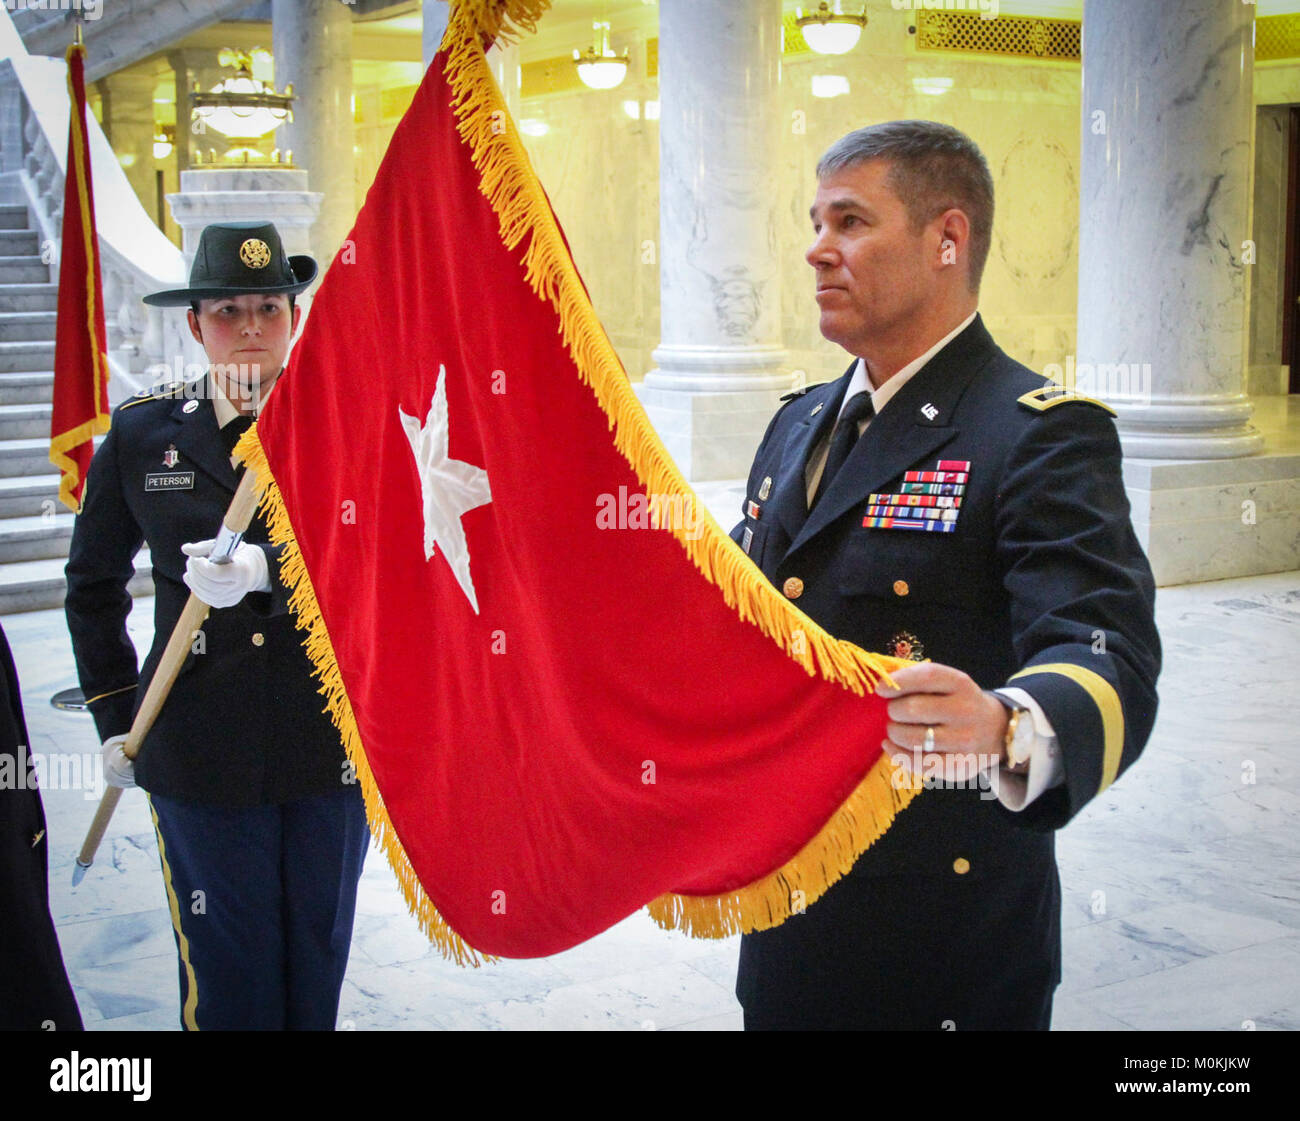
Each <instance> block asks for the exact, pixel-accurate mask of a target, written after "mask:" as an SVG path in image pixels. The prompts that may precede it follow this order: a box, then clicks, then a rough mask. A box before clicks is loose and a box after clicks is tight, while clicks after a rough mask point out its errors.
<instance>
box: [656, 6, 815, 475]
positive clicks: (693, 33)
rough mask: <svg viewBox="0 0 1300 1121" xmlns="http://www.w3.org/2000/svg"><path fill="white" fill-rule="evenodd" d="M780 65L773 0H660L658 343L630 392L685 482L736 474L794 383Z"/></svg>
mask: <svg viewBox="0 0 1300 1121" xmlns="http://www.w3.org/2000/svg"><path fill="white" fill-rule="evenodd" d="M780 64H781V3H780V0H753V2H752V3H749V4H743V5H738V4H735V3H731V2H728V0H662V3H661V4H660V6H659V101H660V121H659V159H660V170H659V181H660V253H659V268H660V274H659V285H660V298H661V328H660V339H661V341H660V345H659V346H658V348H657V349H656V350H655V351H654V361H655V363H656V368H655V369H654V370H651V371H650V372H649V373H648V374H647V375H646V378H645V382H644V384H643V385H642V386H641V387H640V390H639V394H640V398H641V401H642V403H643V404H644V405H645V407H646V411H647V412H648V413H649V415H650V419H651V420H652V421H653V423H654V424H655V427H656V428H657V429H658V431H659V433H660V435H661V436H662V438H663V440H664V443H665V444H666V445H667V447H668V450H669V451H670V452H671V453H672V454H673V456H674V458H675V459H676V460H677V464H678V466H679V467H680V468H681V469H682V471H683V472H684V473H685V474H686V476H687V477H688V478H690V479H693V480H698V479H721V478H735V477H738V476H741V475H744V474H745V473H746V472H747V470H748V469H749V465H750V463H751V461H752V459H753V454H754V450H755V448H756V447H757V446H758V441H759V439H760V438H761V436H762V434H763V430H764V428H765V427H766V425H767V422H768V421H769V420H770V419H771V416H772V412H773V410H774V408H775V406H776V403H777V399H778V396H779V393H780V391H783V390H786V389H788V388H789V386H790V377H789V374H788V372H786V371H785V369H784V361H785V353H784V351H783V350H782V347H781V288H780V282H779V275H780V269H781V267H782V263H783V262H782V261H781V260H780V257H779V250H778V246H779V239H778V237H777V228H778V227H777V222H778V213H777V211H778V192H777V191H775V190H773V189H772V183H773V177H774V176H775V174H776V172H777V169H778V168H779V166H780V127H781V126H780V104H779V101H778V94H779V85H780ZM785 264H786V265H787V266H789V264H790V262H785Z"/></svg>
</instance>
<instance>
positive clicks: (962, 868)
mask: <svg viewBox="0 0 1300 1121" xmlns="http://www.w3.org/2000/svg"><path fill="white" fill-rule="evenodd" d="M952 870H953V871H954V872H956V873H957V875H959V876H964V875H966V873H967V872H969V871H970V861H969V860H967V859H966V858H965V857H964V856H959V857H957V859H956V860H954V861H953V862H952Z"/></svg>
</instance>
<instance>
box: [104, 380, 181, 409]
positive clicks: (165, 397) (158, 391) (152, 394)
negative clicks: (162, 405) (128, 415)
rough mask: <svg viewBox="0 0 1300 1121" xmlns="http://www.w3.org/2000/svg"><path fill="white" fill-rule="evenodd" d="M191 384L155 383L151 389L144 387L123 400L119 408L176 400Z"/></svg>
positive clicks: (179, 382)
mask: <svg viewBox="0 0 1300 1121" xmlns="http://www.w3.org/2000/svg"><path fill="white" fill-rule="evenodd" d="M189 385H190V383H189V382H184V381H178V382H173V383H172V384H171V385H155V386H152V387H151V388H149V389H142V390H140V392H139V393H137V394H135V395H134V396H133V397H130V398H128V399H127V400H125V401H123V402H122V403H121V404H120V405H119V406H118V408H119V409H129V408H132V407H133V406H135V405H143V404H144V403H145V402H146V401H174V400H176V398H177V397H180V396H181V395H182V394H183V393H184V392H185V390H186V388H187V387H188V386H189Z"/></svg>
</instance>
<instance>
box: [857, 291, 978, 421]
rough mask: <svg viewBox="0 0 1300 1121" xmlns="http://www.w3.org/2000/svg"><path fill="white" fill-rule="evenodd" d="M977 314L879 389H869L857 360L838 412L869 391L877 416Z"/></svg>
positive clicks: (861, 363)
mask: <svg viewBox="0 0 1300 1121" xmlns="http://www.w3.org/2000/svg"><path fill="white" fill-rule="evenodd" d="M978 314H979V312H978V311H973V312H971V313H970V315H968V316H967V317H966V318H965V319H963V320H962V321H961V322H960V323H958V324H957V326H956V327H954V328H953V329H952V330H951V331H949V332H948V334H946V335H944V337H943V338H941V339H940V340H939V341H938V342H937V343H935V344H934V346H932V347H931V348H930V349H929V350H927V351H926V352H925V353H924V354H922V355H921V357H920V358H914V359H912V361H911V362H909V363H908V364H907V365H906V366H904V367H903V368H902V369H901V370H899V371H898V373H896V374H895V375H894V376H893V377H891V378H890V379H889V380H888V381H886V382H885V384H884V385H882V386H881V387H880V388H879V389H872V388H871V382H870V380H869V379H868V378H867V363H866V361H865V360H863V359H861V358H859V359H858V364H857V365H856V366H854V367H853V376H852V377H851V378H849V387H848V389H846V390H845V391H844V400H843V401H841V402H840V412H841V413H842V412H843V411H844V406H845V405H847V404H848V403H849V398H850V397H852V396H853V395H854V394H855V393H861V392H862V391H863V390H869V391H870V392H871V406H872V408H873V409H875V411H876V413H877V414H879V413H880V411H881V410H882V409H883V408H884V407H885V406H886V405H888V404H889V402H890V401H891V400H892V399H893V397H894V394H896V393H897V392H898V391H899V390H900V389H902V388H903V386H905V385H906V384H907V383H908V382H909V381H910V380H911V379H912V378H913V377H914V376H915V375H916V374H918V373H919V372H920V371H921V369H922V367H924V366H925V364H926V363H927V362H929V361H930V359H931V358H933V357H934V356H935V355H936V354H938V353H939V351H941V350H942V349H943V348H944V347H945V346H947V345H948V344H949V343H950V342H952V340H953V339H955V338H956V337H957V336H958V335H960V334H961V333H962V332H963V331H964V330H966V328H967V327H969V326H970V325H971V324H972V323H973V322H975V316H976V315H978ZM838 415H839V414H838V413H837V414H836V416H837V418H838Z"/></svg>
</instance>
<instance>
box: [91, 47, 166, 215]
mask: <svg viewBox="0 0 1300 1121" xmlns="http://www.w3.org/2000/svg"><path fill="white" fill-rule="evenodd" d="M157 84H158V83H157V79H156V78H155V77H154V75H153V74H152V73H148V72H140V71H136V70H124V71H119V72H118V73H116V74H114V75H112V76H111V77H108V78H104V79H102V80H101V81H100V83H99V88H100V91H101V94H102V95H103V96H104V98H105V100H104V103H103V112H104V120H103V127H104V135H105V136H107V137H108V142H109V143H110V144H111V145H112V146H113V152H114V154H115V155H116V156H117V159H118V163H120V164H121V165H122V170H123V171H124V172H125V173H126V178H127V181H128V182H129V183H130V184H131V186H132V188H134V190H135V194H136V197H137V198H138V199H139V200H140V205H141V206H143V207H144V209H145V213H146V214H148V215H149V217H151V218H157V215H158V202H159V200H158V184H157V180H156V178H155V176H154V171H155V168H154V158H153V137H154V127H155V126H154V114H153V92H154V88H155V86H156V85H157Z"/></svg>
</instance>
